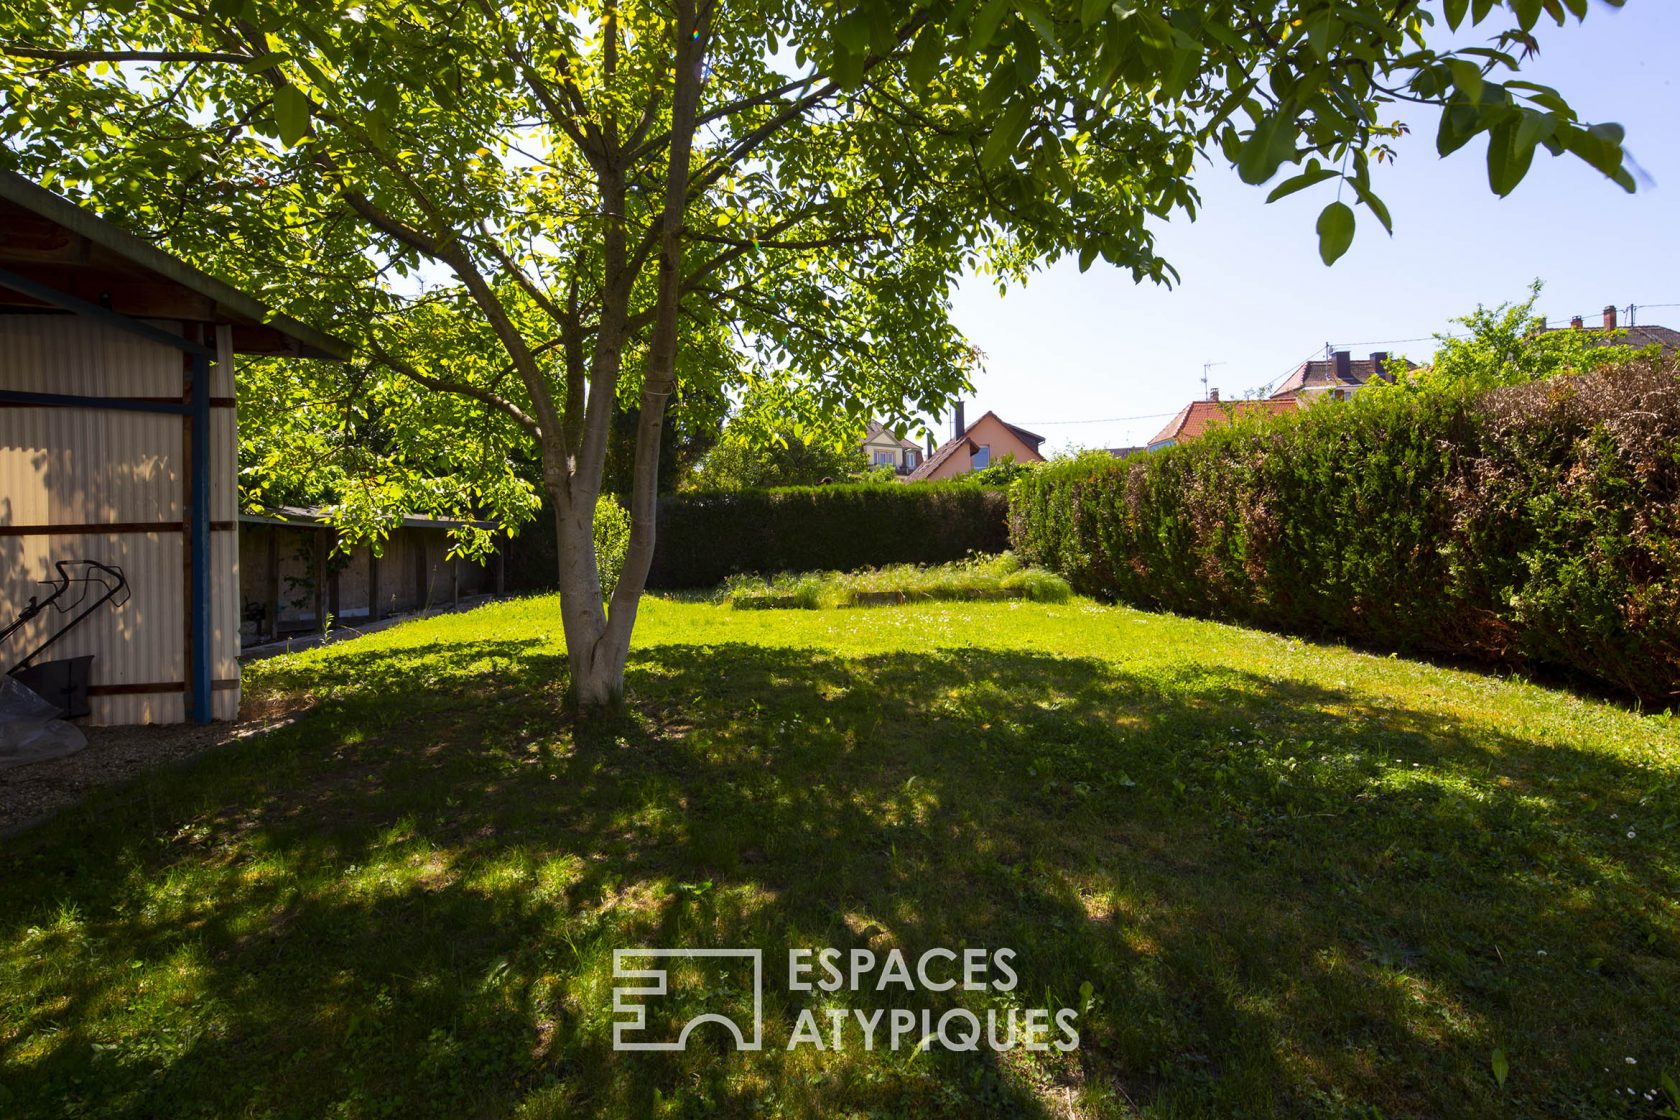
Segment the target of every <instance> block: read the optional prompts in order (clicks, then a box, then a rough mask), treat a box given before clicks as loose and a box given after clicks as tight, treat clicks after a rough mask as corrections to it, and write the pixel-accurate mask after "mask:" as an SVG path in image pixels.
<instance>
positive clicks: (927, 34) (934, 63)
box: [905, 23, 945, 89]
mask: <svg viewBox="0 0 1680 1120" xmlns="http://www.w3.org/2000/svg"><path fill="white" fill-rule="evenodd" d="M944 53H945V29H944V28H943V27H941V26H940V25H939V24H936V23H930V24H928V25H927V26H926V27H924V28H922V30H921V33H920V34H918V35H917V36H916V45H915V46H913V47H911V48H910V60H909V61H908V62H907V63H906V64H905V73H906V75H907V76H908V77H909V79H910V82H911V84H912V85H914V86H916V87H917V88H918V89H926V88H927V86H928V83H929V82H931V81H933V76H934V75H935V74H937V73H938V72H939V61H940V59H941V58H942V57H943V56H944Z"/></svg>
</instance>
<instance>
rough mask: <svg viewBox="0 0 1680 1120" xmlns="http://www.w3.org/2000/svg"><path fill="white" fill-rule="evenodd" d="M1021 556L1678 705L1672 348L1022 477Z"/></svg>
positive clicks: (1363, 403)
mask: <svg viewBox="0 0 1680 1120" xmlns="http://www.w3.org/2000/svg"><path fill="white" fill-rule="evenodd" d="M1010 527H1011V537H1012V541H1013V545H1014V548H1015V550H1016V552H1017V553H1019V554H1020V555H1021V556H1022V558H1023V560H1025V561H1026V562H1028V563H1033V564H1040V565H1043V566H1045V567H1049V568H1051V569H1053V570H1055V571H1058V572H1061V573H1062V574H1064V575H1066V576H1067V577H1068V578H1069V580H1070V582H1072V583H1073V585H1074V587H1075V589H1077V590H1079V591H1082V592H1085V593H1087V594H1093V595H1098V596H1102V597H1107V598H1113V599H1119V600H1124V601H1127V602H1131V603H1135V604H1138V605H1141V606H1149V607H1158V608H1165V609H1168V610H1173V611H1178V612H1181V613H1185V614H1195V615H1202V616H1207V617H1214V618H1224V619H1230V620H1233V621H1239V622H1243V623H1248V624H1251V625H1258V626H1264V627H1270V628H1274V629H1279V630H1284V631H1289V632H1292V633H1301V634H1308V635H1318V636H1336V637H1343V638H1348V639H1352V640H1355V641H1358V642H1363V643H1369V644H1373V645H1379V646H1382V647H1384V648H1390V649H1397V650H1402V651H1410V652H1422V653H1433V654H1448V655H1453V656H1461V657H1468V658H1473V659H1476V660H1479V661H1483V662H1487V663H1495V664H1503V665H1508V666H1515V667H1524V666H1526V667H1546V668H1552V669H1562V670H1567V671H1572V672H1577V673H1581V674H1586V675H1587V676H1589V677H1592V678H1595V679H1597V680H1599V681H1602V682H1604V683H1606V684H1609V685H1611V686H1613V687H1614V688H1616V689H1619V690H1621V691H1623V692H1625V693H1627V694H1630V695H1632V696H1634V697H1637V698H1639V699H1641V700H1643V701H1646V702H1649V703H1655V704H1658V705H1662V706H1669V705H1672V704H1674V703H1675V701H1676V699H1677V697H1680V377H1677V372H1676V367H1675V365H1674V364H1673V363H1672V361H1670V362H1667V363H1645V364H1639V365H1631V366H1626V367H1622V368H1618V369H1613V370H1608V371H1604V372H1600V373H1596V374H1591V375H1587V376H1582V377H1575V378H1560V379H1556V380H1552V381H1544V382H1538V383H1535V384H1532V385H1525V386H1521V387H1518V388H1512V389H1499V390H1495V391H1492V392H1488V393H1485V394H1481V395H1468V394H1459V395H1451V394H1429V393H1424V394H1414V393H1408V392H1401V391H1398V390H1381V391H1374V392H1367V393H1363V394H1361V395H1360V397H1359V398H1357V399H1356V400H1355V401H1353V402H1351V403H1349V404H1341V405H1337V404H1326V405H1324V406H1321V407H1316V408H1311V409H1306V410H1303V411H1302V412H1300V413H1296V414H1291V415H1286V416H1284V417H1280V418H1277V419H1273V420H1266V421H1245V422H1242V423H1238V424H1236V425H1233V426H1232V427H1230V428H1225V429H1218V430H1215V431H1213V432H1210V433H1209V434H1207V435H1206V436H1204V437H1202V438H1201V439H1199V440H1197V441H1195V442H1194V443H1190V444H1186V445H1184V446H1182V447H1175V448H1169V449H1166V450H1164V451H1159V452H1153V453H1150V454H1147V455H1143V456H1138V457H1136V458H1133V459H1130V460H1126V461H1123V462H1107V463H1103V462H1096V461H1094V460H1089V459H1082V460H1078V461H1075V462H1071V463H1066V464H1056V465H1052V466H1050V467H1047V468H1044V469H1040V470H1039V471H1036V472H1034V473H1033V474H1032V475H1030V476H1028V477H1027V478H1025V479H1023V480H1021V481H1020V482H1018V483H1016V484H1015V486H1014V488H1013V490H1012V491H1011V505H1010Z"/></svg>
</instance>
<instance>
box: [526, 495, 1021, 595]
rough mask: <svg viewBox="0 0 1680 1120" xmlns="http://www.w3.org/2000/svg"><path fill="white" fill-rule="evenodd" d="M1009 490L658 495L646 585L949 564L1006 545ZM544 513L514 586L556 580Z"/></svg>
mask: <svg viewBox="0 0 1680 1120" xmlns="http://www.w3.org/2000/svg"><path fill="white" fill-rule="evenodd" d="M1008 513H1009V499H1008V495H1007V493H1006V492H1005V491H1003V490H1001V489H996V488H987V487H982V486H978V485H976V484H974V483H968V482H939V483H903V484H899V483H859V484H856V485H838V486H801V487H787V488H783V489H776V490H744V491H732V492H718V493H694V494H672V495H669V496H667V497H665V498H662V499H660V503H659V534H658V538H657V542H656V544H655V548H654V556H653V570H652V572H651V573H649V576H648V586H649V587H650V588H654V589H665V590H675V589H690V588H701V587H715V586H717V585H718V584H720V583H722V582H723V581H724V580H725V579H727V578H729V577H730V576H733V575H742V574H754V575H774V574H776V573H778V572H813V571H851V570H853V569H857V568H874V567H880V566H882V565H885V564H942V563H945V562H946V561H949V560H961V559H962V558H963V557H965V556H967V555H968V554H969V553H973V552H981V553H998V552H1003V551H1005V550H1006V549H1007V548H1008V547H1009V524H1008ZM555 555H556V554H555V545H554V519H553V517H552V516H550V515H549V513H548V512H547V511H546V510H544V511H543V512H542V513H541V514H539V515H538V518H537V520H536V521H535V522H534V523H532V524H530V525H527V526H526V527H525V529H524V531H523V532H521V533H520V535H519V536H518V537H516V538H515V539H514V540H513V542H512V543H511V545H510V546H509V547H508V553H507V569H506V572H507V575H506V579H507V583H508V587H509V588H510V589H511V590H516V591H540V590H552V589H553V588H554V587H555V584H556V574H555V573H556V566H557V565H556V558H555Z"/></svg>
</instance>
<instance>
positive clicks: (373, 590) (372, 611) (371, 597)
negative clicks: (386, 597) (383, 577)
mask: <svg viewBox="0 0 1680 1120" xmlns="http://www.w3.org/2000/svg"><path fill="white" fill-rule="evenodd" d="M368 621H369V622H378V621H379V553H377V552H375V551H374V550H373V546H372V545H369V546H368Z"/></svg>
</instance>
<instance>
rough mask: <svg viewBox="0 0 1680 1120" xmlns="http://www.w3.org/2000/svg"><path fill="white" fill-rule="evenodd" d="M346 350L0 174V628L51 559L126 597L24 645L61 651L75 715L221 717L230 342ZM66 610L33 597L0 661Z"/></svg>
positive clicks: (236, 622) (229, 530)
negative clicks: (87, 566) (100, 577)
mask: <svg viewBox="0 0 1680 1120" xmlns="http://www.w3.org/2000/svg"><path fill="white" fill-rule="evenodd" d="M348 353H349V347H348V346H347V345H346V344H345V343H343V342H341V341H339V340H338V339H335V338H332V337H330V336H328V335H325V334H322V333H321V332H319V331H316V330H314V329H312V328H310V327H308V326H305V325H304V324H302V323H299V322H296V321H294V320H292V319H288V318H286V317H285V316H281V315H275V314H273V313H271V312H270V311H269V310H268V309H266V308H264V307H263V306H262V305H261V304H259V303H258V302H257V301H256V300H255V299H253V298H252V297H251V296H250V295H248V294H246V293H244V292H241V291H238V290H236V289H234V288H232V287H230V286H229V285H227V284H225V283H222V282H221V281H219V280H216V279H214V278H213V277H211V276H208V275H206V274H205V273H203V272H200V271H198V270H197V269H195V268H192V267H190V266H188V265H187V264H185V263H184V262H182V261H180V260H178V259H176V258H174V257H172V256H169V255H168V254H166V253H164V252H161V251H160V250H158V249H157V248H155V247H154V246H152V245H149V244H147V243H146V242H144V241H142V240H140V239H139V238H137V237H134V236H133V235H131V234H129V233H126V232H124V231H123V230H120V229H118V228H117V227H115V226H113V225H110V224H108V223H107V222H105V221H103V220H102V219H100V218H98V217H96V216H94V215H93V214H91V213H89V212H88V211H86V210H83V209H82V208H80V207H78V206H77V205H75V204H74V203H72V202H70V201H68V200H67V199H64V198H61V197H59V196H58V195H56V194H53V193H51V192H50V191H46V190H43V189H42V188H41V187H39V186H37V185H35V184H34V183H31V182H30V181H28V180H27V179H24V178H22V177H21V176H18V175H15V174H12V173H10V172H0V629H3V628H4V627H5V626H7V625H8V624H10V623H11V622H12V620H13V619H15V618H18V617H19V616H20V615H21V614H22V613H23V612H24V611H25V610H26V608H27V607H28V605H29V603H30V601H31V599H32V598H36V597H40V596H43V595H44V594H45V592H44V590H43V587H42V585H41V581H45V580H48V579H49V578H51V576H52V575H53V573H54V571H55V564H56V562H58V561H95V562H98V563H100V564H103V565H106V566H108V568H113V569H120V571H121V572H122V574H123V576H122V578H123V580H124V581H125V582H126V584H127V599H126V601H125V602H122V603H121V605H120V606H118V605H116V604H117V600H116V599H113V600H111V601H110V602H108V603H106V604H105V605H104V606H102V607H101V608H100V609H99V610H97V611H96V612H95V613H93V614H90V615H89V616H88V617H87V618H86V619H85V620H83V621H82V622H81V623H80V624H79V625H77V626H75V627H74V628H73V629H71V630H69V631H67V632H65V633H64V636H63V638H62V639H60V640H58V641H57V642H56V643H55V644H53V645H52V646H50V647H49V648H48V649H46V650H43V651H42V652H41V654H40V655H39V657H41V658H43V659H46V660H48V661H51V662H52V663H55V664H61V665H68V664H77V665H79V666H80V667H81V668H80V669H78V670H77V671H78V672H81V673H85V674H86V679H85V684H86V697H87V702H86V706H87V708H88V709H89V717H90V718H91V720H92V721H93V722H95V723H102V724H112V723H178V722H182V721H185V720H191V721H193V722H196V723H207V722H209V721H210V720H211V719H213V718H214V719H231V718H233V717H234V716H235V715H236V714H237V712H238V708H239V661H238V656H239V630H240V614H241V600H240V595H239V544H238V528H239V521H238V513H239V511H238V446H239V441H238V434H237V428H236V422H235V416H234V405H235V401H234V379H233V362H234V355H236V354H270V355H290V356H293V357H299V358H317V359H330V360H341V359H343V358H344V357H346V356H347V355H348ZM66 601H67V600H66ZM68 617H69V616H67V615H60V614H58V613H57V612H56V611H51V610H49V611H44V612H42V613H40V614H38V615H36V616H35V617H34V618H32V619H31V620H30V621H29V622H28V623H26V624H25V625H24V626H23V627H21V628H20V629H18V630H17V631H16V632H15V633H13V634H11V635H10V636H9V638H8V639H7V640H6V642H5V644H4V645H0V670H6V669H12V668H16V667H18V665H19V662H20V661H22V660H24V659H25V658H26V657H27V655H29V654H30V653H31V651H33V650H35V649H36V647H37V646H38V645H39V644H40V642H41V641H43V640H45V639H46V638H48V637H50V636H51V635H52V634H54V633H56V632H58V631H59V630H60V629H61V628H62V626H63V624H64V622H65V621H67V619H68ZM90 656H91V658H92V660H91V662H89V661H87V660H86V659H87V658H88V657H90ZM30 668H31V669H32V670H40V669H42V664H41V661H38V660H34V661H31V664H30ZM64 672H66V673H68V672H70V670H68V669H65V670H64Z"/></svg>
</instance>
